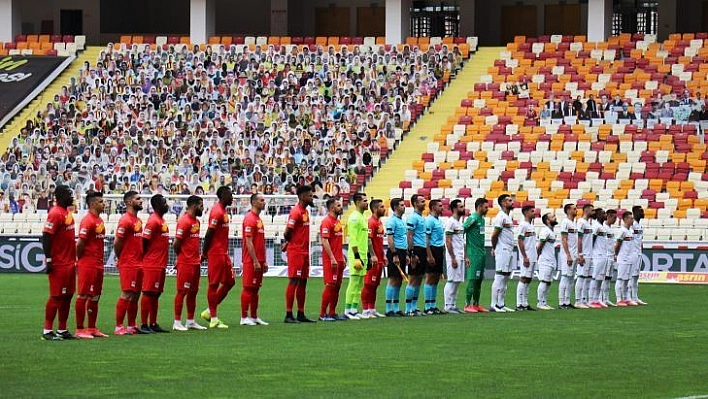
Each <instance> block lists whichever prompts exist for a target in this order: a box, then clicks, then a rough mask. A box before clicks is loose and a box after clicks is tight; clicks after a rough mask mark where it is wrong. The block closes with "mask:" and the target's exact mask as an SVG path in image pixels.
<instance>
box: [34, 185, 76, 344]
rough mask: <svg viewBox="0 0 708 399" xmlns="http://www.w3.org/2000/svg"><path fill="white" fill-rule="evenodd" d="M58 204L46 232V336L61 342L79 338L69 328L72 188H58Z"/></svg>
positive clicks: (72, 280)
mask: <svg viewBox="0 0 708 399" xmlns="http://www.w3.org/2000/svg"><path fill="white" fill-rule="evenodd" d="M54 196H55V198H56V205H54V206H53V207H52V209H51V210H50V211H49V213H48V214H47V221H46V223H45V224H44V230H43V232H42V248H43V249H44V261H45V265H46V271H47V275H48V277H49V299H48V300H47V305H46V307H45V310H44V330H43V331H42V339H43V340H45V341H60V340H62V339H73V338H75V337H74V336H73V335H72V334H71V333H70V332H69V330H67V329H66V320H67V319H68V318H69V311H70V310H71V298H72V297H73V296H74V291H75V290H76V240H75V238H74V217H73V215H72V214H71V212H70V211H69V207H70V206H72V205H73V204H74V198H73V195H72V193H71V189H70V188H69V187H67V186H64V185H59V186H57V188H56V189H55V190H54ZM57 312H58V313H59V320H58V322H59V325H58V327H57V332H56V333H55V332H54V331H53V327H54V319H55V318H56V316H57Z"/></svg>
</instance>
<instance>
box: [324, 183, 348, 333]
mask: <svg viewBox="0 0 708 399" xmlns="http://www.w3.org/2000/svg"><path fill="white" fill-rule="evenodd" d="M325 205H326V207H327V216H325V217H324V219H322V223H320V240H321V243H322V272H323V274H324V276H323V277H324V285H325V286H324V290H323V291H322V304H321V306H320V321H335V320H337V303H338V302H339V289H340V288H341V287H342V276H343V275H344V268H345V267H346V262H345V260H344V247H343V244H342V239H343V236H344V231H343V230H342V223H341V222H340V220H339V217H340V216H341V215H342V212H343V207H342V201H341V200H340V199H339V198H338V197H332V198H329V199H328V200H327V202H326V204H325Z"/></svg>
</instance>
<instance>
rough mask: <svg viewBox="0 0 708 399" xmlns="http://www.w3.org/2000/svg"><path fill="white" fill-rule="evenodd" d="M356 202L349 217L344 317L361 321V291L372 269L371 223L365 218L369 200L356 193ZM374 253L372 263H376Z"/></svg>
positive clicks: (354, 198) (363, 195) (364, 195)
mask: <svg viewBox="0 0 708 399" xmlns="http://www.w3.org/2000/svg"><path fill="white" fill-rule="evenodd" d="M352 199H353V201H354V211H353V212H352V214H351V215H349V220H348V221H347V232H348V235H349V249H348V251H347V255H348V261H347V264H348V265H349V285H348V286H347V293H346V309H345V310H344V316H345V317H346V318H348V319H349V320H359V319H362V318H368V317H362V315H360V314H359V312H358V308H359V300H360V299H361V290H362V288H363V287H364V277H365V276H366V270H367V269H368V268H370V265H371V263H369V258H368V254H369V246H370V245H371V243H370V242H369V223H368V221H367V220H366V218H365V217H364V211H366V209H367V208H368V207H369V200H368V199H367V198H366V194H364V193H356V194H354V196H353V197H352ZM377 261H378V260H377V259H375V256H373V253H372V259H371V262H372V263H376V262H377Z"/></svg>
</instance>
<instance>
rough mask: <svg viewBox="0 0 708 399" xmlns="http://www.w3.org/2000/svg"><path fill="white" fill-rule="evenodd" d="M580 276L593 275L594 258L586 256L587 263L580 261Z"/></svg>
mask: <svg viewBox="0 0 708 399" xmlns="http://www.w3.org/2000/svg"><path fill="white" fill-rule="evenodd" d="M577 273H578V277H592V258H591V257H589V256H586V257H585V264H583V265H581V264H580V263H578V271H577Z"/></svg>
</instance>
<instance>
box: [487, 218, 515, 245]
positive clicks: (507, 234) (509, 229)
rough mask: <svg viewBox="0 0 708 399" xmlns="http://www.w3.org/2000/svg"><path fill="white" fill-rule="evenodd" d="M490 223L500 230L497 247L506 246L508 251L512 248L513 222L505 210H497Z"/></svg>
mask: <svg viewBox="0 0 708 399" xmlns="http://www.w3.org/2000/svg"><path fill="white" fill-rule="evenodd" d="M492 224H493V225H494V229H495V230H500V232H499V241H497V247H499V248H506V249H507V250H509V251H511V250H513V249H514V222H513V221H512V220H511V216H509V215H508V214H507V213H505V212H499V213H497V216H495V217H494V222H493V223H492Z"/></svg>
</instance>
